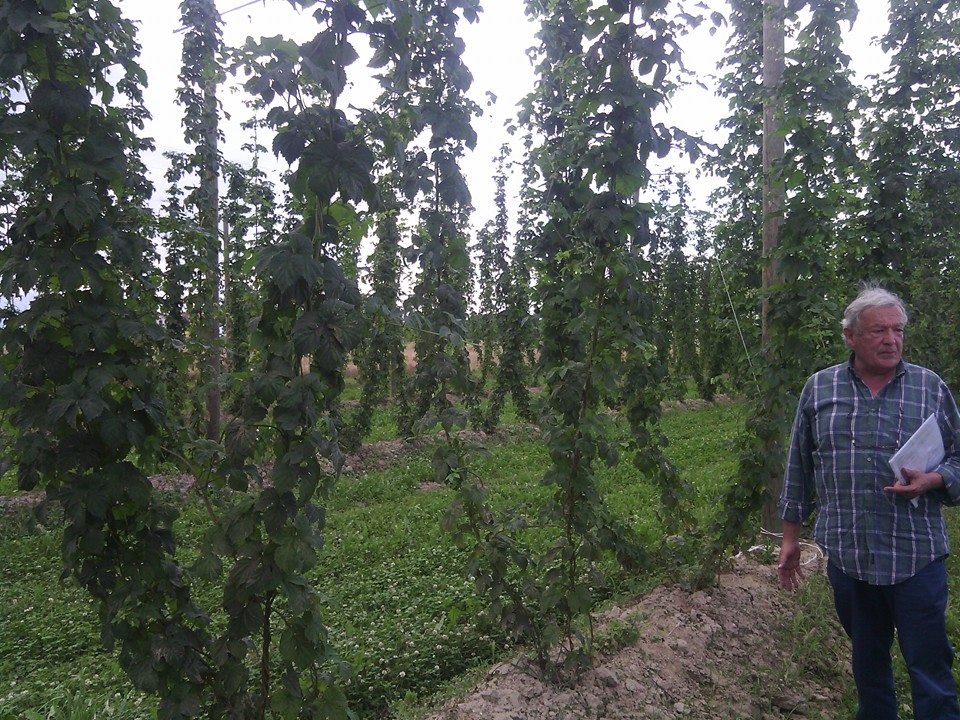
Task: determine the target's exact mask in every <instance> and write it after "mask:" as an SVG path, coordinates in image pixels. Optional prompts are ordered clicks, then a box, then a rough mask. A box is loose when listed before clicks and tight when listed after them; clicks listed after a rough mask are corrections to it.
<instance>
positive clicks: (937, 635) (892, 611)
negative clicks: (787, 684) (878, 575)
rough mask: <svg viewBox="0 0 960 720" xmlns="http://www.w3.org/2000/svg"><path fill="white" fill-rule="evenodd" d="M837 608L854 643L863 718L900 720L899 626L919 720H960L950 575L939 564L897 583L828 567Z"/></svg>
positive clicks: (859, 712)
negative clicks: (896, 677) (893, 652)
mask: <svg viewBox="0 0 960 720" xmlns="http://www.w3.org/2000/svg"><path fill="white" fill-rule="evenodd" d="M827 576H828V577H829V578H830V584H831V585H832V586H833V602H834V605H835V607H836V609H837V615H838V616H839V618H840V624H841V625H843V629H844V630H846V632H847V635H849V636H850V640H851V641H852V643H853V679H854V682H856V684H857V695H858V697H859V700H860V709H859V710H858V712H857V720H897V699H896V696H895V694H894V686H893V668H892V665H891V661H890V646H891V645H892V644H893V633H894V628H896V631H897V637H898V639H899V642H900V650H901V652H902V653H903V658H904V660H905V661H906V665H907V670H908V671H909V672H910V687H911V689H912V691H913V712H914V717H915V718H916V720H960V707H958V705H957V686H956V683H955V682H954V679H953V671H952V669H951V668H952V665H953V647H951V645H950V641H949V640H948V639H947V628H946V622H945V619H944V610H945V609H946V606H947V572H946V567H945V564H944V561H943V559H942V558H941V559H939V560H935V561H934V562H932V563H930V564H929V565H927V566H926V567H924V568H923V569H922V570H921V571H920V572H918V573H917V574H916V575H914V576H913V577H912V578H910V579H909V580H904V581H903V582H901V583H897V584H896V585H870V584H868V583H866V582H864V581H862V580H854V579H853V578H851V577H850V576H849V575H847V574H846V573H844V572H843V571H842V570H840V568H838V567H836V566H835V565H834V564H833V563H829V564H828V565H827Z"/></svg>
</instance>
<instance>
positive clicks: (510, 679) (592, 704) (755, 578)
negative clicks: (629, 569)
mask: <svg viewBox="0 0 960 720" xmlns="http://www.w3.org/2000/svg"><path fill="white" fill-rule="evenodd" d="M820 570H821V571H822V568H821V569H820ZM794 603H795V599H794V598H793V597H791V596H789V595H788V594H786V593H784V592H782V591H781V590H780V589H779V588H778V586H777V583H776V571H775V569H774V567H772V566H770V565H767V564H763V563H760V562H758V561H756V560H754V559H751V558H747V557H743V556H740V557H738V558H737V559H736V561H735V562H734V565H733V567H732V569H731V570H730V571H729V572H728V573H726V574H724V575H722V576H721V578H720V582H719V584H718V585H717V586H716V587H714V588H711V589H709V590H705V591H698V592H692V591H689V590H684V589H683V588H681V587H679V586H675V585H674V586H665V587H660V588H657V589H656V590H654V591H653V592H652V593H650V594H649V595H647V596H646V597H644V598H643V599H641V600H640V601H639V602H637V603H636V604H634V605H631V606H629V607H622V608H616V609H614V610H612V611H610V612H608V613H607V614H606V615H605V616H604V618H603V619H602V623H605V624H606V628H607V630H606V634H607V635H608V637H611V638H614V640H615V638H617V637H625V638H627V640H628V641H627V642H626V643H624V644H623V645H622V646H620V647H617V643H616V642H613V643H612V645H613V647H612V648H611V649H609V650H608V651H606V652H602V653H601V654H600V655H599V657H597V659H596V661H595V664H594V666H593V667H592V668H590V669H588V670H586V671H583V672H582V674H581V675H580V676H579V677H578V678H577V679H576V681H575V682H574V683H568V684H562V683H561V684H555V683H550V682H544V681H543V680H541V679H540V677H539V676H538V673H537V672H536V669H535V668H534V667H533V666H532V665H531V664H530V663H529V661H515V662H508V663H502V664H500V665H497V666H495V667H494V668H493V669H491V670H490V671H489V673H487V675H486V676H485V678H484V679H483V680H482V681H481V682H480V683H479V684H478V685H477V686H476V687H475V688H474V689H473V690H472V691H471V692H469V693H468V694H467V695H465V696H463V697H460V698H456V699H454V700H450V701H448V702H447V703H445V704H444V705H443V706H442V707H441V708H440V709H439V710H438V711H437V712H435V713H434V714H433V715H430V716H429V718H428V720H574V719H575V718H577V719H578V718H603V719H606V720H621V719H622V720H627V719H630V720H634V719H640V718H643V719H646V718H650V719H656V720H667V719H673V718H696V719H698V720H708V719H709V720H739V719H741V718H751V719H756V720H772V719H774V718H777V719H779V718H803V717H810V718H813V717H819V718H833V717H838V716H837V714H836V713H837V710H836V708H837V705H838V703H839V698H840V694H841V687H842V686H843V685H844V684H845V683H847V682H849V678H848V677H845V676H844V674H843V673H838V675H837V677H836V678H834V679H833V682H832V683H831V685H825V684H824V680H823V679H822V678H812V677H802V676H800V677H799V678H798V677H796V676H795V673H791V672H790V669H789V662H788V661H785V659H784V652H783V651H782V649H781V648H780V647H778V643H777V641H776V637H777V632H776V628H778V627H779V626H780V625H781V624H782V623H783V622H784V621H785V620H786V619H787V618H788V617H789V616H790V614H791V612H792V611H793V606H794ZM611 628H615V630H611ZM625 628H629V629H630V630H629V631H627V630H625ZM603 634H604V631H603V630H601V633H600V635H601V637H602V636H603ZM794 670H795V668H794ZM783 677H790V678H791V679H790V680H789V681H788V682H782V681H780V680H779V679H778V678H783Z"/></svg>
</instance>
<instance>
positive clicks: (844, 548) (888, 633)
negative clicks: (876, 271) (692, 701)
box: [778, 287, 960, 720]
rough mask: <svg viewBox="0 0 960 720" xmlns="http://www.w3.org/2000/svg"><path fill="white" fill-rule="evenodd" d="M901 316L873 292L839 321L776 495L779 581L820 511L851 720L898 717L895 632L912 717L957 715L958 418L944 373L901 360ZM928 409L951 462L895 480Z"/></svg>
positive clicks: (809, 389) (792, 583) (790, 576)
mask: <svg viewBox="0 0 960 720" xmlns="http://www.w3.org/2000/svg"><path fill="white" fill-rule="evenodd" d="M906 324H907V312H906V309H905V308H904V306H903V303H902V302H901V301H900V299H899V298H898V297H897V296H896V295H894V294H893V293H890V292H888V291H886V290H883V289H881V288H877V287H868V288H867V289H865V290H863V291H862V292H861V293H860V294H859V296H858V297H857V298H856V300H854V301H853V302H852V303H850V305H849V307H847V309H846V311H845V312H844V316H843V338H844V340H845V341H846V343H847V345H848V346H849V348H850V349H851V350H852V352H853V354H852V356H851V357H850V360H849V361H848V362H845V363H842V364H840V365H835V366H833V367H830V368H827V369H826V370H821V371H820V372H818V373H816V374H814V375H813V376H812V377H811V378H810V379H809V380H808V381H807V384H806V386H805V387H804V389H803V394H802V395H801V397H800V403H799V407H798V408H797V415H796V419H795V421H794V425H793V436H792V439H791V442H790V452H789V457H788V461H787V470H786V474H785V476H784V486H783V494H782V495H781V497H780V516H781V517H782V518H783V540H782V542H781V545H780V561H779V565H778V574H779V579H780V584H781V585H782V586H783V587H784V588H786V589H789V590H793V589H796V587H797V585H798V583H799V581H800V577H801V568H800V544H799V535H800V524H801V523H802V522H803V521H805V520H806V519H807V518H808V516H809V515H810V514H811V513H812V512H813V510H814V507H816V508H817V510H818V512H817V519H816V524H815V526H814V537H815V539H816V541H817V543H819V544H820V545H821V546H822V547H823V549H824V551H825V552H826V554H827V558H828V560H829V563H828V565H827V575H828V577H829V579H830V584H831V585H832V587H833V599H834V605H835V607H836V610H837V615H838V616H839V618H840V623H841V625H843V629H844V630H845V631H846V632H847V635H849V636H850V639H851V641H852V644H853V676H854V680H855V681H856V685H857V694H858V696H859V700H860V708H859V711H858V713H857V718H858V719H859V720H896V717H897V702H896V697H895V695H894V684H893V672H892V669H891V662H890V647H891V644H892V643H893V635H894V629H896V632H897V636H898V639H899V643H900V649H901V650H902V651H903V657H904V659H905V660H906V664H907V668H908V669H909V672H910V682H911V687H912V690H913V707H914V714H915V717H916V720H934V718H936V719H937V720H945V719H947V718H949V719H950V720H960V708H958V705H957V690H956V685H955V683H954V679H953V673H952V670H951V666H952V664H953V648H952V647H951V645H950V642H949V640H948V639H947V631H946V624H945V620H944V610H945V608H946V603H947V576H946V569H945V566H944V558H945V557H946V555H947V554H948V552H949V548H948V544H947V530H946V527H945V525H944V521H943V514H942V512H941V508H942V506H943V505H956V504H960V415H958V411H957V405H956V402H955V401H954V399H953V396H952V395H951V394H950V390H949V389H948V388H947V386H946V384H945V383H944V382H943V380H941V379H940V378H939V377H938V376H937V375H936V374H935V373H933V372H931V371H930V370H927V369H926V368H922V367H919V366H917V365H911V364H910V363H906V362H904V361H903V360H902V359H901V353H902V351H903V331H904V327H905V326H906ZM930 415H935V416H936V419H937V424H938V425H939V428H940V432H941V434H942V436H943V441H944V447H945V448H946V453H947V454H946V458H945V459H944V460H943V461H942V463H941V464H940V465H938V466H937V467H936V468H934V469H933V470H932V471H931V472H922V470H923V468H920V469H914V470H909V469H904V475H905V476H906V478H907V480H908V482H907V483H906V484H898V483H896V482H895V479H894V475H893V471H892V470H891V468H890V465H889V464H888V461H889V459H890V457H891V455H893V453H894V452H895V451H896V450H897V448H899V447H900V446H901V445H903V443H904V442H905V441H906V440H907V439H908V438H909V437H910V436H911V435H912V434H913V433H914V432H915V431H916V430H917V429H918V428H919V427H920V424H921V423H922V422H923V421H924V420H925V419H926V418H928V417H929V416H930ZM914 498H916V499H917V500H918V502H917V503H916V505H915V506H914V504H913V503H912V502H911V500H913V499H914Z"/></svg>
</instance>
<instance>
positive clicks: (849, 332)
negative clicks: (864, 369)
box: [843, 327, 854, 350]
mask: <svg viewBox="0 0 960 720" xmlns="http://www.w3.org/2000/svg"><path fill="white" fill-rule="evenodd" d="M853 335H854V332H853V328H848V327H845V328H844V329H843V341H844V342H845V343H846V344H847V347H848V348H850V349H851V350H853Z"/></svg>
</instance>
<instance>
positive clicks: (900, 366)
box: [847, 353, 907, 382]
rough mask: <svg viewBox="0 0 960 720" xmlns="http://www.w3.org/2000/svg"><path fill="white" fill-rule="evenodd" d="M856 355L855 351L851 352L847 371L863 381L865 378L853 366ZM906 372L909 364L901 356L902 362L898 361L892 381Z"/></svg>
mask: <svg viewBox="0 0 960 720" xmlns="http://www.w3.org/2000/svg"><path fill="white" fill-rule="evenodd" d="M854 357H855V353H850V359H849V360H848V361H847V371H848V372H849V373H850V374H851V375H853V376H854V377H855V378H857V380H860V381H861V382H863V380H862V379H861V378H860V375H858V374H857V371H856V370H855V369H854V367H853V360H854ZM905 372H907V365H906V363H905V362H903V358H900V362H898V363H897V369H896V372H894V373H893V377H892V378H891V382H892V381H893V380H896V379H897V378H898V377H900V376H901V375H903V374H904V373H905Z"/></svg>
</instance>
